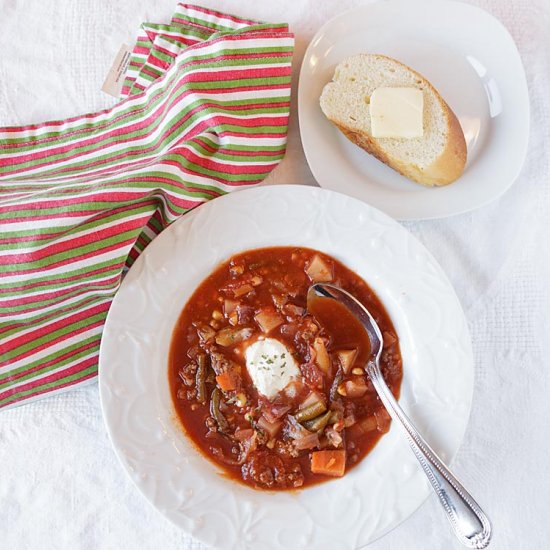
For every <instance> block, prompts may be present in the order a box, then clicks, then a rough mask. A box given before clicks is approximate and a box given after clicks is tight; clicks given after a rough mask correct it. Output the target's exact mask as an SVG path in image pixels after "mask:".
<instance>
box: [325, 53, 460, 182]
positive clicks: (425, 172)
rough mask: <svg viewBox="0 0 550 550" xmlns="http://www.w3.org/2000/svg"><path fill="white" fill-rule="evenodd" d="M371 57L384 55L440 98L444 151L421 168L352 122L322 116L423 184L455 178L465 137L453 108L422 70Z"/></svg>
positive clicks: (378, 156) (365, 147)
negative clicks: (444, 136) (394, 154)
mask: <svg viewBox="0 0 550 550" xmlns="http://www.w3.org/2000/svg"><path fill="white" fill-rule="evenodd" d="M369 55H373V57H376V58H381V59H385V60H388V61H391V62H392V63H397V64H399V65H401V66H402V67H404V68H405V69H407V70H408V71H411V72H412V73H414V74H415V75H416V76H417V77H418V79H420V80H421V81H422V84H424V85H425V86H427V87H429V88H430V89H431V91H432V92H433V93H434V95H435V97H436V98H437V100H438V101H440V102H441V105H442V107H443V112H444V113H445V117H446V124H447V133H446V134H447V135H446V143H445V148H444V149H443V152H442V153H441V154H440V155H439V156H438V157H437V158H436V159H435V160H434V162H432V164H430V165H429V166H427V167H425V168H421V167H419V166H418V165H416V164H414V163H407V162H403V161H400V160H399V159H397V158H394V157H392V156H391V155H389V154H388V153H387V152H386V151H385V150H384V148H383V146H381V145H380V143H379V142H378V140H377V139H376V138H373V137H372V136H371V135H369V134H368V133H366V132H359V131H357V130H356V129H354V128H352V127H351V126H347V125H345V124H343V123H342V122H341V121H338V120H335V119H333V118H331V117H330V116H328V115H327V114H326V113H325V116H327V118H328V119H329V120H330V121H331V122H332V123H333V124H334V125H335V126H336V127H337V128H338V129H339V130H340V131H341V132H342V133H343V134H344V135H345V136H346V137H347V138H348V139H349V140H350V141H352V142H353V143H355V144H356V145H358V146H359V147H361V148H362V149H363V150H365V151H366V152H367V153H370V154H371V155H373V156H374V157H376V158H377V159H378V160H380V161H381V162H383V163H385V164H387V165H388V166H390V167H391V168H393V169H394V170H396V171H397V172H399V173H400V174H402V175H403V176H405V177H406V178H408V179H410V180H412V181H414V182H416V183H420V184H421V185H425V186H427V187H435V186H443V185H448V184H450V183H452V182H454V181H456V179H458V178H459V177H460V176H461V175H462V172H464V167H465V165H466V159H467V149H466V140H465V139H464V133H463V132H462V128H461V127H460V123H459V122H458V119H457V118H456V115H455V114H454V113H453V111H452V109H451V108H450V107H449V106H448V105H447V103H446V102H445V100H444V99H443V98H442V97H441V95H440V94H439V92H438V91H437V90H436V89H435V88H434V87H433V86H432V84H431V83H430V82H429V81H428V80H426V78H424V77H423V76H422V75H421V74H419V73H417V72H416V71H415V70H414V69H411V68H410V67H408V66H407V65H405V64H404V63H401V62H400V61H397V60H395V59H392V58H390V57H387V56H384V55H378V54H369ZM336 82H337V81H336Z"/></svg>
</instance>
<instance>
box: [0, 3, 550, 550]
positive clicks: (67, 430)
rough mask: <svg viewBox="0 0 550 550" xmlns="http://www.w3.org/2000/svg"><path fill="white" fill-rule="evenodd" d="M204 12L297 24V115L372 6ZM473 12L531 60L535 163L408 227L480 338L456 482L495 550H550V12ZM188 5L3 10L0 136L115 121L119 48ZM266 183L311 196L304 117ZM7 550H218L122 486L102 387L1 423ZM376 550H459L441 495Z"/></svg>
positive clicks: (242, 6)
mask: <svg viewBox="0 0 550 550" xmlns="http://www.w3.org/2000/svg"><path fill="white" fill-rule="evenodd" d="M411 1H414V0H411ZM196 3H198V4H201V5H205V6H210V7H215V8H218V9H220V10H225V11H228V12H233V13H236V14H239V15H243V16H249V17H253V18H258V19H265V20H268V21H287V22H289V23H290V25H291V29H292V30H293V31H294V32H295V33H296V53H295V57H294V74H295V78H294V82H293V92H294V99H295V97H296V87H297V83H298V82H297V81H298V78H297V77H298V72H299V67H300V63H301V59H302V57H303V53H304V51H305V48H306V46H307V43H308V42H309V40H310V39H311V38H312V36H313V35H314V33H315V32H316V30H317V29H318V28H319V27H320V26H321V25H322V24H323V23H324V22H325V21H326V20H327V19H328V18H330V17H332V16H333V15H335V14H337V13H340V12H342V11H344V10H346V9H349V8H351V7H353V6H356V5H359V4H364V3H366V2H361V1H360V0H338V1H337V0H278V1H276V2H275V1H272V2H258V1H254V0H225V1H222V0H217V1H216V0H196ZM471 3H474V4H477V5H479V6H481V7H482V8H484V9H486V10H487V11H489V12H491V13H492V14H493V15H495V16H496V17H497V18H498V19H500V20H501V21H502V22H503V23H504V25H505V26H506V27H507V28H508V30H509V31H510V32H511V34H512V36H513V37H514V39H515V41H516V42H517V44H518V47H519V50H520V54H521V56H522V59H523V63H524V65H525V70H526V73H527V80H528V85H529V92H530V99H531V136H530V145H529V152H528V156H527V160H526V162H525V165H524V168H523V171H522V173H521V175H520V177H519V178H518V180H517V182H516V183H515V184H514V186H513V187H512V188H511V189H510V190H509V191H508V192H507V193H506V194H505V195H503V196H502V198H500V199H499V200H497V201H496V202H494V203H492V204H490V205H489V206H486V207H484V208H482V209H479V210H476V211H474V212H471V213H468V214H464V215H461V216H455V217H452V218H447V219H443V220H438V221H426V222H409V223H406V224H404V225H405V226H406V227H407V229H409V230H410V231H411V232H412V233H414V234H415V235H416V236H417V237H418V238H419V239H420V240H421V241H422V242H423V243H424V244H425V245H426V246H427V247H428V249H429V250H431V251H432V253H433V254H434V255H435V257H436V258H437V259H438V260H439V262H440V263H441V265H442V266H443V268H444V270H445V271H446V273H447V274H448V276H449V278H450V279H451V281H452V283H453V285H454V287H455V289H456V291H457V293H458V295H459V298H460V300H461V302H462V305H463V307H464V310H465V312H466V315H467V318H468V322H469V326H470V330H471V333H472V339H473V347H474V352H475V363H476V367H475V369H476V378H475V381H476V384H475V390H474V399H473V407H472V413H471V418H470V423H469V426H468V430H467V433H466V437H465V439H464V443H463V445H462V447H461V449H460V451H459V453H458V456H457V458H456V460H455V462H454V466H453V468H454V470H455V471H456V473H457V474H458V476H459V477H460V478H461V479H463V481H464V483H465V485H466V486H467V487H470V488H471V489H472V492H473V493H474V495H475V496H476V497H477V498H478V499H479V501H480V502H481V503H482V505H483V506H484V507H485V508H486V510H487V512H488V513H489V515H490V517H491V519H492V521H493V524H494V539H493V543H492V545H491V548H495V549H499V550H500V549H509V548H510V549H512V548H513V549H529V550H533V549H542V548H547V547H548V541H549V540H550V522H549V521H548V518H547V505H548V502H549V500H550V498H549V497H550V472H549V470H550V469H549V468H548V456H549V454H550V422H549V419H548V417H549V413H550V406H549V402H550V360H549V357H550V345H549V343H548V342H549V341H550V294H549V292H548V290H547V283H548V281H549V278H550V277H549V276H550V254H549V253H550V246H549V244H548V242H549V240H550V239H549V237H548V233H549V231H550V221H549V217H548V214H549V213H550V140H549V136H550V40H549V30H550V1H549V0H500V1H499V0H477V1H471ZM175 4H176V1H175V0H154V1H152V0H133V1H130V0H119V1H113V0H93V1H89V0H81V1H69V0H42V1H37V0H35V1H31V0H28V1H22V0H0V125H1V126H4V125H16V124H27V123H33V122H41V121H44V120H49V119H54V118H64V117H68V116H73V115H78V114H81V113H84V112H89V111H94V110H97V109H100V108H103V107H107V106H110V105H112V104H113V103H114V100H113V99H112V98H109V97H108V96H106V95H104V94H103V93H102V92H101V91H100V88H101V85H102V82H103V79H104V77H105V75H106V73H107V71H108V69H109V67H110V64H111V62H112V60H113V58H114V55H115V54H116V52H117V51H118V48H119V46H120V44H121V43H124V42H125V43H127V44H129V45H133V43H134V39H135V36H136V30H137V28H138V26H139V24H140V23H141V22H143V21H152V22H159V23H160V22H168V21H169V19H170V17H171V15H172V12H173V10H174V7H175ZM269 182H270V183H275V184H276V183H306V184H311V185H312V184H314V180H313V177H312V175H311V173H310V171H309V169H308V167H307V163H306V160H305V158H304V155H303V151H302V147H301V143H300V137H299V131H298V120H297V113H296V101H294V103H293V107H292V118H291V128H290V136H289V148H288V153H287V155H286V158H285V159H284V161H283V162H282V164H281V165H280V167H279V168H278V169H277V170H276V171H275V172H274V173H273V174H272V175H271V176H270V177H269ZM366 490H368V488H366ZM342 504H343V505H345V503H342ZM0 547H1V548H5V549H17V550H19V549H29V548H41V549H46V550H49V549H54V548H55V549H65V548H71V549H119V548H120V549H122V548H137V549H149V548H151V549H154V548H155V549H156V548H163V549H176V548H178V549H184V550H199V549H200V550H202V549H204V548H205V547H204V546H203V545H201V544H200V543H198V542H197V541H194V540H193V539H192V538H190V537H189V536H187V535H185V534H184V533H183V532H182V531H180V530H178V529H177V528H176V527H174V526H173V525H172V524H171V523H169V522H168V520H166V519H164V517H163V516H161V515H160V514H159V513H158V512H156V511H155V510H154V509H153V508H152V507H151V506H150V505H149V504H148V503H147V502H146V501H145V499H144V498H143V497H142V496H141V495H140V494H139V493H138V491H137V489H135V488H134V486H133V485H132V483H131V482H130V480H129V479H128V478H127V476H126V475H125V473H124V472H123V470H122V468H121V466H120V465H119V464H118V461H117V459H116V457H115V455H114V452H113V450H112V448H111V445H110V442H109V440H108V437H107V434H106V431H105V427H104V425H103V420H102V418H101V411H100V406H99V396H98V390H97V384H96V383H94V384H92V385H90V386H87V387H85V388H82V389H79V390H74V391H70V392H68V393H65V394H62V395H58V396H55V397H52V398H46V399H44V400H42V401H38V402H35V403H31V404H28V405H25V406H22V407H19V408H15V409H11V410H8V411H3V412H0ZM369 548H372V550H381V549H390V550H402V549H413V550H414V549H450V548H455V549H457V550H458V549H459V548H461V546H460V545H459V544H458V543H457V542H455V541H454V540H453V537H452V535H451V533H450V528H449V526H448V525H447V523H446V521H445V519H444V517H443V514H442V512H441V510H440V509H439V504H438V503H437V499H436V497H435V496H433V495H432V496H431V497H430V498H429V499H428V501H427V502H426V503H425V504H424V505H423V506H421V508H420V509H419V510H418V511H417V512H416V513H415V514H414V515H413V516H412V517H411V518H410V519H409V520H408V521H406V522H405V523H404V524H402V525H401V526H400V527H399V528H397V529H396V530H394V531H393V532H392V533H390V534H389V535H387V536H386V537H384V538H383V539H380V540H379V541H377V542H375V543H374V544H372V546H370V547H369ZM258 550H262V549H258ZM290 550H292V549H290Z"/></svg>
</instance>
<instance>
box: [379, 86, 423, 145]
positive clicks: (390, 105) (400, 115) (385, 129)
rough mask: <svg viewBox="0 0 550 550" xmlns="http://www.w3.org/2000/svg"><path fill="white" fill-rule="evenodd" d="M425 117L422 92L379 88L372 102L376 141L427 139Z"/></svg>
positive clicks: (410, 89)
mask: <svg viewBox="0 0 550 550" xmlns="http://www.w3.org/2000/svg"><path fill="white" fill-rule="evenodd" d="M423 114H424V95H423V93H422V90H419V89H418V88H376V90H374V92H373V93H372V95H371V98H370V118H371V134H372V137H375V138H415V137H422V136H423V135H424V124H423Z"/></svg>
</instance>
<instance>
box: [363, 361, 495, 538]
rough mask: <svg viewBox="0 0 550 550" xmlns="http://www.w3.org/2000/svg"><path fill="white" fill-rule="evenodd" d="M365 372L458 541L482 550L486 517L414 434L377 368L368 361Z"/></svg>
mask: <svg viewBox="0 0 550 550" xmlns="http://www.w3.org/2000/svg"><path fill="white" fill-rule="evenodd" d="M366 370H367V373H368V374H369V376H370V378H371V380H372V383H373V385H374V388H375V389H376V391H377V392H378V395H379V396H380V399H381V400H382V403H383V404H384V406H385V407H386V409H387V411H388V413H389V415H390V416H391V417H392V419H393V420H394V421H395V422H396V423H398V424H399V425H401V426H402V427H403V429H404V430H405V433H406V435H407V439H408V440H409V444H410V446H411V448H412V450H413V451H414V454H415V455H416V458H417V459H418V461H419V462H420V465H421V466H422V469H423V470H424V473H425V474H426V476H427V478H428V480H429V481H430V483H431V485H432V487H433V489H434V491H435V492H436V494H437V496H438V497H439V500H440V502H441V504H442V505H443V508H444V510H445V513H446V515H447V518H448V519H449V521H450V522H451V525H452V527H453V530H454V532H455V534H456V536H457V537H458V539H459V540H460V541H461V542H462V544H464V545H465V546H468V547H469V548H485V547H486V546H487V545H488V544H489V540H490V538H491V523H490V521H489V518H488V517H487V516H486V515H485V513H484V512H483V510H482V509H481V508H480V506H479V505H478V503H477V502H476V501H475V500H474V499H473V497H472V495H470V493H469V492H468V491H467V490H466V489H465V488H464V486H463V485H462V484H461V483H460V482H459V481H458V480H457V479H456V477H455V476H454V475H453V474H452V473H451V472H450V470H449V469H448V468H447V466H445V464H443V462H442V461H441V459H440V458H439V457H438V456H437V454H436V453H435V452H434V451H433V449H432V448H431V447H430V446H429V445H428V443H426V441H425V440H424V438H423V437H422V436H421V435H420V434H419V433H418V430H417V429H416V428H415V427H414V425H413V423H412V422H411V421H410V419H409V418H408V416H407V415H406V414H405V412H404V411H403V409H402V408H401V407H400V406H399V404H398V403H397V401H396V400H395V398H394V396H393V394H392V393H391V391H390V389H389V388H388V386H387V385H386V382H385V381H384V377H383V376H382V373H381V371H380V368H379V367H378V365H376V363H374V361H369V363H368V364H367V366H366Z"/></svg>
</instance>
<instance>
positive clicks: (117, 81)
mask: <svg viewBox="0 0 550 550" xmlns="http://www.w3.org/2000/svg"><path fill="white" fill-rule="evenodd" d="M131 53H132V48H130V47H129V46H127V45H126V44H122V46H121V47H120V50H118V53H117V54H116V57H115V60H114V61H113V64H112V65H111V68H110V69H109V72H108V73H107V78H105V82H104V83H103V86H101V91H102V92H105V93H106V94H109V95H112V96H113V97H116V98H118V97H120V91H121V90H122V84H123V83H124V75H125V74H126V69H127V68H128V63H129V62H130V54H131Z"/></svg>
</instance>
